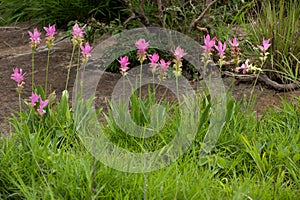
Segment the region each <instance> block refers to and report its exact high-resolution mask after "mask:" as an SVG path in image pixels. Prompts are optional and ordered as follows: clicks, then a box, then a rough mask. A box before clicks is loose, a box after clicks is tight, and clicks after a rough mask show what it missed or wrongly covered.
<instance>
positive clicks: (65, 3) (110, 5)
mask: <svg viewBox="0 0 300 200" xmlns="http://www.w3.org/2000/svg"><path fill="white" fill-rule="evenodd" d="M122 9H124V5H122V4H121V3H119V2H116V1H111V0H104V1H96V0H75V1H74V0H73V1H69V0H48V1H45V0H25V1H23V0H2V1H1V2H0V14H1V17H2V20H1V21H0V24H8V23H14V22H19V21H28V20H32V22H35V23H36V24H39V25H40V24H42V25H48V23H50V24H54V23H56V24H57V25H58V26H63V27H65V26H66V25H67V24H68V22H69V21H74V20H78V21H84V22H86V21H88V20H89V19H91V18H92V17H93V18H96V19H97V20H99V21H101V22H105V23H107V22H110V21H112V20H114V19H115V18H117V17H119V14H120V12H121V10H122Z"/></svg>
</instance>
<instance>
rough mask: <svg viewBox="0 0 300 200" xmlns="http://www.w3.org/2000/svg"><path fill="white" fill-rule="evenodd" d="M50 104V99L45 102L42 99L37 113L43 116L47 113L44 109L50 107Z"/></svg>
mask: <svg viewBox="0 0 300 200" xmlns="http://www.w3.org/2000/svg"><path fill="white" fill-rule="evenodd" d="M48 103H49V100H48V99H46V100H45V101H43V100H42V98H40V105H39V108H38V109H37V111H38V112H39V113H40V115H41V116H43V115H44V114H45V113H46V111H45V110H44V108H45V107H46V106H47V105H48Z"/></svg>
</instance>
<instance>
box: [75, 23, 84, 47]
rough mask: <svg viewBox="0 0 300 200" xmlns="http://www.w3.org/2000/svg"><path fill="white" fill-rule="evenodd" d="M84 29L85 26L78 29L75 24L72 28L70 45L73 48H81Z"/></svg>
mask: <svg viewBox="0 0 300 200" xmlns="http://www.w3.org/2000/svg"><path fill="white" fill-rule="evenodd" d="M85 27H86V24H85V25H84V26H83V27H81V28H80V27H79V25H78V24H77V23H76V24H75V25H74V26H73V28H72V29H73V31H72V43H73V45H74V46H77V45H78V46H81V45H82V43H83V36H84V32H83V31H84V29H85Z"/></svg>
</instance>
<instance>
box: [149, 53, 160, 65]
mask: <svg viewBox="0 0 300 200" xmlns="http://www.w3.org/2000/svg"><path fill="white" fill-rule="evenodd" d="M148 58H149V60H150V65H155V64H156V63H157V62H158V60H159V55H158V53H154V54H153V55H149V56H148Z"/></svg>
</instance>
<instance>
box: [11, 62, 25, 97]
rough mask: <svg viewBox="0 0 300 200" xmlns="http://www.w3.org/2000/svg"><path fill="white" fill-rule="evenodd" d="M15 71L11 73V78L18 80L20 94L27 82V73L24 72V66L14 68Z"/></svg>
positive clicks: (17, 89)
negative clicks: (25, 80) (25, 79)
mask: <svg viewBox="0 0 300 200" xmlns="http://www.w3.org/2000/svg"><path fill="white" fill-rule="evenodd" d="M19 71H20V72H19ZM13 72H14V73H13V74H12V75H11V77H10V78H11V79H12V80H14V81H16V82H17V88H16V91H17V92H18V93H19V94H20V93H21V92H22V89H23V88H24V85H25V82H24V75H25V73H24V74H23V72H22V68H20V70H19V69H18V68H15V69H13Z"/></svg>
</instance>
